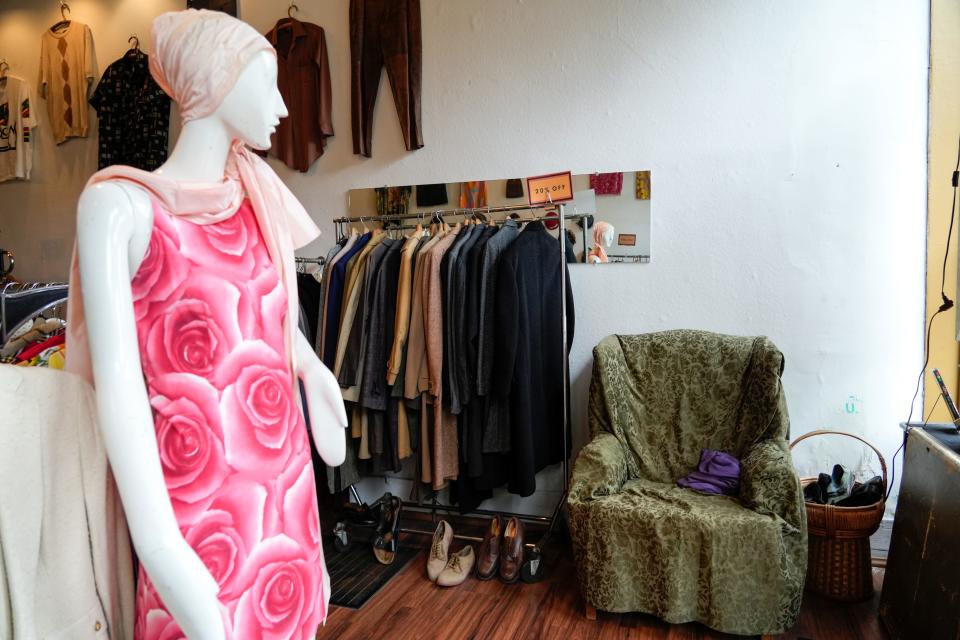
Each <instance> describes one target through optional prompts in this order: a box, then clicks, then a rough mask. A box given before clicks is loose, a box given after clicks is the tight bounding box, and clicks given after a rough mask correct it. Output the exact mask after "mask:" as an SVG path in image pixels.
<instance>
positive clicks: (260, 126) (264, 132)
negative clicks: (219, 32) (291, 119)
mask: <svg viewBox="0 0 960 640" xmlns="http://www.w3.org/2000/svg"><path fill="white" fill-rule="evenodd" d="M209 117H210V118H212V119H214V118H215V119H218V120H220V122H221V123H222V124H223V126H224V127H225V128H226V130H227V132H228V133H229V135H230V137H231V138H232V139H234V140H241V141H242V142H244V143H246V144H248V145H250V146H251V147H253V148H254V149H269V148H270V135H271V134H272V133H273V132H274V131H276V129H277V125H278V124H279V123H280V119H281V118H285V117H287V107H286V105H284V104H283V98H282V97H281V96H280V91H279V89H277V59H276V57H275V56H273V55H271V54H270V53H269V52H267V51H261V52H259V53H257V54H256V55H255V56H254V57H253V59H252V60H251V61H250V63H249V64H247V66H246V67H245V68H244V70H243V71H242V72H241V73H240V75H239V76H238V77H237V82H236V84H234V85H233V88H232V89H230V92H229V93H227V95H226V97H224V99H223V102H221V103H220V106H219V107H217V110H216V111H214V112H213V113H212V114H211V115H210V116H209Z"/></svg>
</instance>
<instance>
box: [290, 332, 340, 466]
mask: <svg viewBox="0 0 960 640" xmlns="http://www.w3.org/2000/svg"><path fill="white" fill-rule="evenodd" d="M294 348H295V349H296V352H297V367H298V370H297V376H298V377H299V378H300V380H302V381H303V387H304V390H305V391H306V394H305V396H306V397H305V398H304V400H305V401H306V403H307V410H308V411H309V412H310V426H311V428H312V430H313V443H314V444H315V445H316V447H317V453H319V454H320V457H321V458H323V461H324V462H326V463H327V464H328V465H330V466H331V467H337V466H340V465H341V464H343V461H344V459H345V458H346V455H347V452H346V448H347V441H346V434H344V432H343V430H344V429H345V428H346V427H347V410H346V409H345V408H344V406H343V395H342V393H341V392H340V385H339V384H338V383H337V379H336V378H335V377H334V375H333V373H331V372H330V370H329V369H327V367H326V366H324V364H323V363H322V362H320V358H318V357H317V354H316V353H314V351H313V347H311V346H310V343H309V342H308V341H307V339H306V338H305V337H304V335H303V334H302V333H301V332H299V331H297V342H296V345H295V347H294Z"/></svg>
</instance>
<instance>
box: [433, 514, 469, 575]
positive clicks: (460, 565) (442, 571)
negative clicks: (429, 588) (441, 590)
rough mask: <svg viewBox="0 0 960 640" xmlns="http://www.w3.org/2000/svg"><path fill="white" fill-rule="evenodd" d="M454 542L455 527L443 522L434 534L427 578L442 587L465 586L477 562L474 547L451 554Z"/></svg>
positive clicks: (467, 547)
mask: <svg viewBox="0 0 960 640" xmlns="http://www.w3.org/2000/svg"><path fill="white" fill-rule="evenodd" d="M452 542H453V527H451V526H450V523H448V522H447V521H446V520H441V521H440V524H438V525H437V530H436V531H434V532H433V543H432V544H431V545H430V555H428V556H427V577H428V578H430V580H431V581H432V582H436V583H437V584H438V585H439V586H441V587H455V586H457V585H459V584H463V581H464V580H466V579H467V576H468V575H470V571H471V570H472V569H473V565H474V563H475V562H476V556H475V555H474V553H473V547H472V546H470V545H467V546H465V547H464V548H462V549H460V550H459V551H457V552H456V553H450V544H451V543H452Z"/></svg>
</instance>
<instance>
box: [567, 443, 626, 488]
mask: <svg viewBox="0 0 960 640" xmlns="http://www.w3.org/2000/svg"><path fill="white" fill-rule="evenodd" d="M628 476H629V472H628V468H627V455H626V452H625V451H624V450H623V445H621V444H620V441H619V440H618V439H617V437H616V436H614V435H613V434H612V433H601V434H598V435H597V436H596V437H595V438H594V439H593V440H591V441H590V443H589V444H588V445H587V446H585V447H584V448H583V449H581V450H580V454H579V455H578V456H577V461H576V462H575V463H574V465H573V478H572V482H571V485H570V493H569V495H568V498H567V500H568V502H571V503H574V504H577V503H583V502H588V501H590V500H593V499H596V498H599V497H602V496H609V495H613V494H615V493H618V492H619V491H620V489H621V488H622V487H623V484H624V483H625V482H626V481H627V479H628Z"/></svg>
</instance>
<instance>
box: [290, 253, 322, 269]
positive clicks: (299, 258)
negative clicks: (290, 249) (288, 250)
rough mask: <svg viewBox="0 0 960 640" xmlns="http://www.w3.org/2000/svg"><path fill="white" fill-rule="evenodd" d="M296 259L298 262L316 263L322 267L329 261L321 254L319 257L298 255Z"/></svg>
mask: <svg viewBox="0 0 960 640" xmlns="http://www.w3.org/2000/svg"><path fill="white" fill-rule="evenodd" d="M294 260H295V261H296V263H297V264H315V265H319V266H321V267H322V266H323V265H325V264H326V263H327V259H326V258H324V257H323V256H320V257H318V258H301V257H299V256H297V257H296V258H294Z"/></svg>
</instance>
